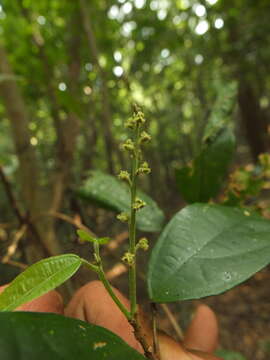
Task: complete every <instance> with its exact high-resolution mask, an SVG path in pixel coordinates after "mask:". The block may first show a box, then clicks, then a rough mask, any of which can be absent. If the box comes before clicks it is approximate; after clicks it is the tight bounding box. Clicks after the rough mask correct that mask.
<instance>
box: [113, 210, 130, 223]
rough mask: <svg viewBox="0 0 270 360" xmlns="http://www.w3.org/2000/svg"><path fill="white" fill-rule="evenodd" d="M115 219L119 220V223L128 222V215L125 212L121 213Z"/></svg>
mask: <svg viewBox="0 0 270 360" xmlns="http://www.w3.org/2000/svg"><path fill="white" fill-rule="evenodd" d="M116 218H117V219H118V220H120V221H121V222H128V221H129V214H128V213H126V212H121V213H120V214H118V215H117V216H116Z"/></svg>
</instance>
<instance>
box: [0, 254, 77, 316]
mask: <svg viewBox="0 0 270 360" xmlns="http://www.w3.org/2000/svg"><path fill="white" fill-rule="evenodd" d="M81 263H82V260H81V258H79V257H78V256H77V255H73V254H65V255H59V256H53V257H50V258H47V259H44V260H41V261H39V262H37V263H36V264H34V265H32V266H30V267H29V268H27V269H26V270H25V271H24V272H22V273H21V274H20V275H18V276H17V277H16V278H15V279H14V280H13V281H12V282H11V283H10V285H9V286H8V287H7V288H5V290H4V291H3V292H2V293H1V294H0V311H12V310H14V309H16V308H17V307H18V306H20V305H22V304H24V303H26V302H28V301H31V300H33V299H35V298H37V297H39V296H41V295H43V294H45V293H47V292H48V291H50V290H52V289H54V288H56V287H57V286H59V285H61V284H62V283H63V282H65V281H66V280H67V279H69V278H70V277H71V276H72V275H73V274H74V273H75V272H76V271H77V270H78V269H79V267H80V266H81Z"/></svg>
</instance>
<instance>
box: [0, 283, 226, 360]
mask: <svg viewBox="0 0 270 360" xmlns="http://www.w3.org/2000/svg"><path fill="white" fill-rule="evenodd" d="M4 287H5V286H2V287H0V292H1V291H3V289H4ZM114 291H115V293H116V295H117V296H118V297H119V299H120V300H121V301H122V303H123V304H124V305H125V306H126V307H127V308H129V302H128V300H127V299H126V298H125V297H124V296H123V295H122V294H121V293H120V292H119V291H118V290H117V289H114ZM17 310H21V311H38V312H53V313H57V314H64V315H65V316H68V317H73V318H76V319H80V320H82V321H86V322H89V323H92V324H96V325H99V326H102V327H105V328H107V329H108V330H110V331H112V332H114V333H115V334H117V335H118V336H120V337H121V338H122V339H123V340H124V341H126V342H127V343H128V344H129V345H130V346H132V347H133V348H135V349H136V350H137V351H139V352H141V353H143V350H142V347H141V345H140V344H139V343H138V341H137V340H136V339H135V336H134V334H133V329H132V327H131V325H130V324H129V323H128V321H127V319H126V318H125V316H124V315H123V314H122V312H121V311H120V310H119V309H118V307H117V306H116V305H115V303H114V302H113V300H112V299H111V297H110V296H109V294H108V293H107V291H106V290H105V288H104V286H103V284H102V283H101V282H99V281H93V282H90V283H88V284H86V285H85V286H83V287H81V288H80V289H79V290H77V292H75V294H74V295H73V297H72V299H71V300H70V302H69V303H68V305H67V307H66V308H65V309H64V306H63V301H62V298H61V296H60V295H59V294H58V293H57V291H50V292H48V293H47V294H45V295H43V296H41V297H39V298H38V299H35V300H33V301H30V302H29V303H26V304H24V305H23V306H21V307H19V308H18V309H17ZM139 315H140V316H139V317H140V321H141V325H142V328H143V331H144V333H145V336H146V339H147V341H148V342H149V344H151V343H152V335H151V329H150V326H149V324H148V321H147V320H146V317H145V315H144V314H143V313H142V312H141V311H139ZM217 338H218V324H217V320H216V316H215V314H214V313H213V311H212V310H211V309H210V308H209V307H208V306H206V305H199V306H198V308H197V310H196V313H195V315H194V317H193V319H192V321H191V324H190V326H189V328H188V329H187V332H186V336H185V338H184V341H183V343H181V344H180V343H178V342H176V341H175V340H174V339H172V338H171V337H169V336H168V335H166V334H164V333H162V332H159V335H158V341H159V347H160V355H161V360H222V359H220V358H218V357H216V356H214V355H211V354H210V353H211V352H213V351H214V350H215V348H216V346H217ZM191 349H192V350H191Z"/></svg>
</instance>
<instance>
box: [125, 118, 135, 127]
mask: <svg viewBox="0 0 270 360" xmlns="http://www.w3.org/2000/svg"><path fill="white" fill-rule="evenodd" d="M136 125H137V123H136V120H135V119H134V117H131V118H129V119H128V120H127V121H126V122H125V127H126V128H129V129H135V128H136Z"/></svg>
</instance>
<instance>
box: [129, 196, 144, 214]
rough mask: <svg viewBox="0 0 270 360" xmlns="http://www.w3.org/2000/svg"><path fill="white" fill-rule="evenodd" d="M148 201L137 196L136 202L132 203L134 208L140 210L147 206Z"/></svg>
mask: <svg viewBox="0 0 270 360" xmlns="http://www.w3.org/2000/svg"><path fill="white" fill-rule="evenodd" d="M145 205H146V202H144V201H143V200H142V199H139V198H136V200H135V202H134V204H133V205H132V207H133V209H134V210H136V211H138V210H140V209H142V208H143V207H145Z"/></svg>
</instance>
